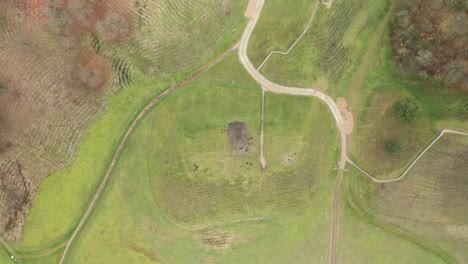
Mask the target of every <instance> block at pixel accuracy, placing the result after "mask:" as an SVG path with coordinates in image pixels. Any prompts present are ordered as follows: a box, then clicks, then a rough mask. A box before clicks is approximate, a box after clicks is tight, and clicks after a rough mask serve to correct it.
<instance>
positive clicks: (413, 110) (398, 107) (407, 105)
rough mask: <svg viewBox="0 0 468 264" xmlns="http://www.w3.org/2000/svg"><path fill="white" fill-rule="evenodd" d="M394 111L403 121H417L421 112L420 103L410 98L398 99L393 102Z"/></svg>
mask: <svg viewBox="0 0 468 264" xmlns="http://www.w3.org/2000/svg"><path fill="white" fill-rule="evenodd" d="M393 112H394V113H395V115H396V117H397V118H398V120H400V121H403V122H412V121H415V120H416V119H417V118H418V116H419V113H420V112H421V110H420V108H419V104H418V103H417V102H416V101H415V100H413V99H410V98H406V99H401V100H398V101H397V102H395V103H394V104H393Z"/></svg>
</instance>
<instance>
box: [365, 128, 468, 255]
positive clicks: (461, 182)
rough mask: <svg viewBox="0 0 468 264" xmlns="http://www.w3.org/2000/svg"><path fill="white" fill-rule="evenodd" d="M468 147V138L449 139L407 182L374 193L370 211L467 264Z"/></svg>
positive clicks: (450, 137)
mask: <svg viewBox="0 0 468 264" xmlns="http://www.w3.org/2000/svg"><path fill="white" fill-rule="evenodd" d="M467 148H468V138H467V137H463V136H458V135H445V136H444V137H443V138H442V139H441V140H440V141H439V142H437V143H436V144H435V145H434V147H433V149H431V150H430V151H429V152H428V154H427V156H424V157H423V158H422V159H421V160H420V163H418V164H417V165H416V166H415V167H414V170H413V171H411V172H410V173H409V174H408V176H407V178H406V179H405V180H403V181H401V182H398V183H395V184H388V185H385V186H381V187H380V188H377V189H376V190H375V191H374V192H373V193H372V197H371V198H370V199H369V207H370V211H371V212H372V213H373V214H375V215H377V216H378V217H379V218H381V219H385V221H387V222H389V223H392V224H394V225H398V226H401V227H403V228H405V229H407V230H411V231H412V232H415V233H417V234H419V235H421V236H423V237H425V238H426V239H428V240H430V241H433V242H434V243H435V244H437V245H439V246H440V247H442V248H444V249H445V250H446V251H448V252H449V253H450V254H452V255H454V256H455V257H456V258H457V259H458V261H459V262H460V263H466V262H467V261H468V254H467V252H466V250H465V249H466V241H467V239H468V233H467V232H466V230H467V219H468V212H467V210H466V205H467V202H468V199H467V196H466V188H467V187H468V180H467V179H466V171H467V170H468V166H467V163H466V160H467V159H468V152H467Z"/></svg>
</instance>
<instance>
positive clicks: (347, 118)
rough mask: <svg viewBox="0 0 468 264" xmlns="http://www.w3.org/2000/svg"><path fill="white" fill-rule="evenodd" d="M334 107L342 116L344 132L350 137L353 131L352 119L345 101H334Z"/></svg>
mask: <svg viewBox="0 0 468 264" xmlns="http://www.w3.org/2000/svg"><path fill="white" fill-rule="evenodd" d="M336 105H337V106H338V108H339V109H340V112H341V114H342V115H343V119H344V130H345V132H346V134H347V135H350V134H351V133H352V132H353V129H354V117H353V113H351V111H349V110H348V108H347V107H348V103H346V99H344V98H343V97H340V98H338V99H336Z"/></svg>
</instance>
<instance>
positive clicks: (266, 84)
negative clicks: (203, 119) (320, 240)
mask: <svg viewBox="0 0 468 264" xmlns="http://www.w3.org/2000/svg"><path fill="white" fill-rule="evenodd" d="M264 3H265V0H259V1H258V2H257V6H256V9H255V11H254V14H253V16H252V18H251V19H250V21H249V23H248V25H247V28H246V29H245V31H244V34H243V36H242V40H241V43H240V47H239V60H240V62H241V63H242V65H243V66H244V67H245V69H246V70H247V72H248V73H249V74H250V76H252V78H253V79H254V80H255V81H256V82H257V83H258V84H260V85H261V86H262V88H263V90H264V91H270V92H273V93H278V94H289V95H298V96H314V97H317V98H319V99H320V100H322V101H323V102H325V103H326V104H327V105H328V107H329V108H330V110H331V112H332V114H333V117H334V118H335V121H336V126H337V128H338V130H339V131H340V138H341V158H340V161H339V171H338V176H337V178H336V182H335V190H334V194H333V203H332V228H331V229H332V230H331V239H330V263H332V264H335V263H337V256H338V237H339V211H340V202H339V197H340V192H341V183H342V179H343V171H344V168H345V165H346V160H347V158H346V153H347V149H346V133H345V130H344V127H343V117H342V115H341V112H340V110H339V109H338V106H337V105H336V103H335V100H334V99H333V98H331V97H330V96H328V95H326V94H325V93H323V92H320V91H317V90H315V89H304V88H295V87H286V86H282V85H279V84H276V83H273V82H271V81H269V80H268V79H266V78H265V77H264V76H263V75H262V74H261V73H259V72H258V71H257V70H256V69H255V67H254V66H253V64H252V62H251V61H250V59H249V57H248V55H247V48H248V44H249V40H250V36H251V35H252V32H253V30H254V29H255V26H256V25H257V22H258V19H259V17H260V14H261V12H262V9H263V5H264Z"/></svg>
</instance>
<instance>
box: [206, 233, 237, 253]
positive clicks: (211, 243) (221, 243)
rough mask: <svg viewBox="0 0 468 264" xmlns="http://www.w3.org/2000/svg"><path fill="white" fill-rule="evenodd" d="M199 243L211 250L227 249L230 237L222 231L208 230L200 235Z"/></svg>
mask: <svg viewBox="0 0 468 264" xmlns="http://www.w3.org/2000/svg"><path fill="white" fill-rule="evenodd" d="M199 239H200V242H201V243H202V244H203V245H204V246H206V247H207V248H211V249H227V248H229V246H230V245H231V244H232V240H233V239H232V236H231V235H230V234H229V233H228V232H226V231H223V230H210V231H207V232H204V233H203V234H201V235H200V238H199Z"/></svg>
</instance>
